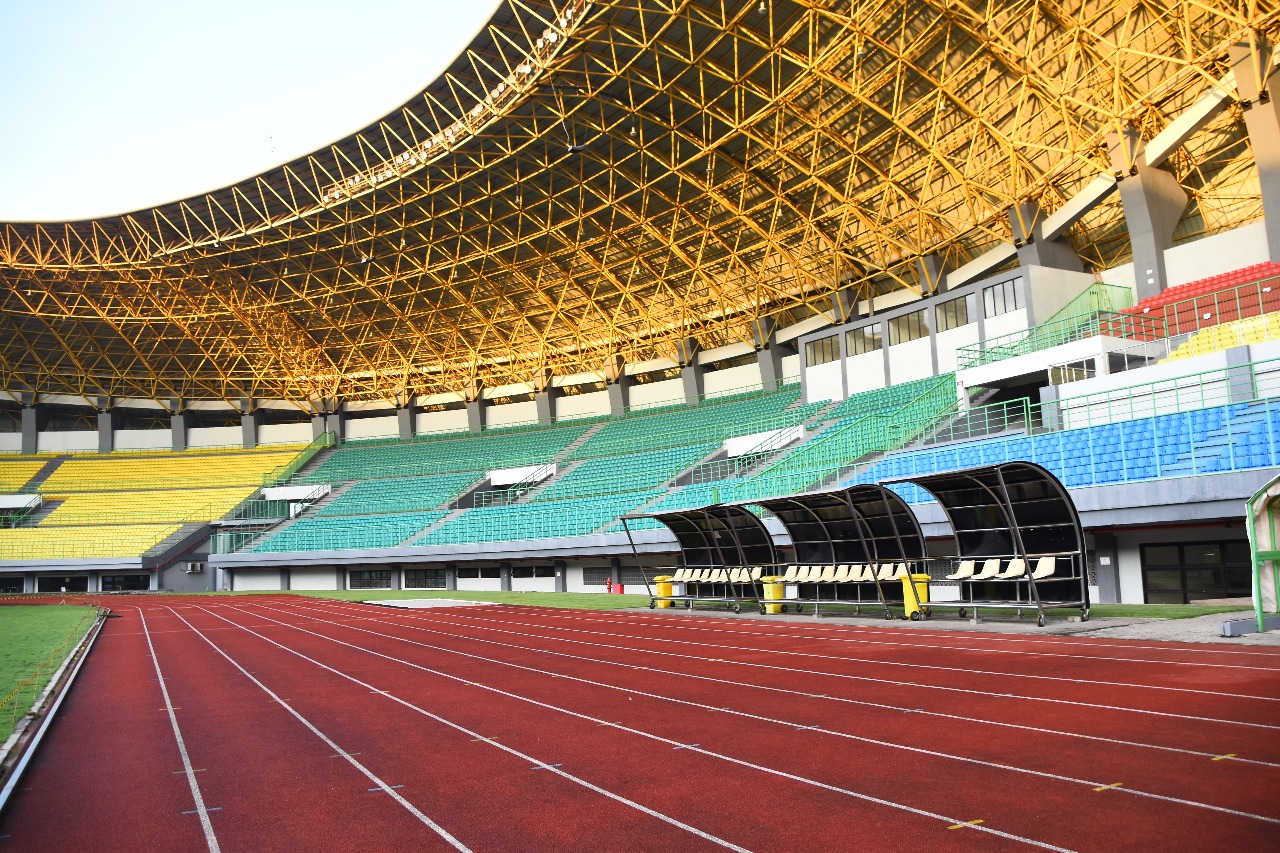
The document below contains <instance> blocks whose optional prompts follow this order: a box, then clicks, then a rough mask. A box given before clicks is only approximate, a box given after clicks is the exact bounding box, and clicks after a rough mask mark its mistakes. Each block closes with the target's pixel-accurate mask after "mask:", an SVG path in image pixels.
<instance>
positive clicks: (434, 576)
mask: <svg viewBox="0 0 1280 853" xmlns="http://www.w3.org/2000/svg"><path fill="white" fill-rule="evenodd" d="M444 587H445V582H444V569H409V570H408V571H407V572H405V573H404V588H405V589H444Z"/></svg>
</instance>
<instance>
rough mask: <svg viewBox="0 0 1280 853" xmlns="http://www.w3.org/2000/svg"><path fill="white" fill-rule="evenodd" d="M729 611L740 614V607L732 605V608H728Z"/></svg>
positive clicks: (739, 605)
mask: <svg viewBox="0 0 1280 853" xmlns="http://www.w3.org/2000/svg"><path fill="white" fill-rule="evenodd" d="M729 609H730V610H732V611H733V612H734V613H741V612H742V605H741V604H735V605H733V606H732V607H730V608H729Z"/></svg>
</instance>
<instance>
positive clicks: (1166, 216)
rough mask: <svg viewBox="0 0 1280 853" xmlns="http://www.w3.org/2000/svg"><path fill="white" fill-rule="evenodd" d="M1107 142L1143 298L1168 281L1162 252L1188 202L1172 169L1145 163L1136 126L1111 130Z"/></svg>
mask: <svg viewBox="0 0 1280 853" xmlns="http://www.w3.org/2000/svg"><path fill="white" fill-rule="evenodd" d="M1109 141H1110V143H1111V164H1112V166H1113V167H1114V169H1115V171H1116V174H1117V177H1118V179H1119V181H1120V202H1121V204H1122V205H1123V207H1124V218H1125V224H1126V226H1127V227H1128V231H1129V243H1130V246H1131V247H1132V249H1133V278H1134V281H1135V283H1136V295H1137V298H1138V300H1143V299H1146V298H1147V297H1149V296H1155V295H1156V294H1158V293H1160V292H1161V291H1163V290H1164V289H1165V288H1166V287H1168V286H1169V279H1168V276H1167V274H1166V272H1165V267H1164V252H1165V250H1166V249H1168V248H1169V247H1170V246H1172V245H1173V231H1174V229H1175V228H1177V227H1178V220H1179V219H1181V218H1182V211H1183V210H1185V209H1186V207H1187V193H1186V190H1184V189H1183V188H1182V186H1181V185H1180V184H1179V183H1178V179H1177V178H1175V177H1174V176H1173V175H1172V174H1171V173H1169V172H1166V171H1165V170H1164V169H1160V168H1157V167H1154V166H1147V164H1146V154H1145V153H1144V147H1145V144H1146V143H1144V142H1143V141H1142V139H1141V137H1139V136H1138V133H1137V131H1136V130H1134V129H1133V128H1126V129H1125V131H1124V132H1123V133H1122V134H1120V135H1116V134H1111V135H1110V137H1109Z"/></svg>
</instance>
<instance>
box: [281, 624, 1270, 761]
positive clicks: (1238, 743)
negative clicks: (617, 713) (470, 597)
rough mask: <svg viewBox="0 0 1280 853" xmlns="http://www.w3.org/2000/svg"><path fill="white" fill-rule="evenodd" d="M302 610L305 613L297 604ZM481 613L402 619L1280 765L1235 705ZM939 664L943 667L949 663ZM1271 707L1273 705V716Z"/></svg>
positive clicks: (1265, 727)
mask: <svg viewBox="0 0 1280 853" xmlns="http://www.w3.org/2000/svg"><path fill="white" fill-rule="evenodd" d="M286 604H287V603H286ZM294 606H298V605H297V603H296V602H295V603H294ZM302 606H312V605H302ZM325 606H330V605H325ZM340 607H341V608H345V609H338V610H334V611H332V612H335V613H336V612H345V613H349V614H354V615H359V616H364V617H368V616H370V615H371V614H372V615H376V613H377V610H376V609H375V608H369V607H367V606H360V605H341V606H340ZM479 611H480V609H479V608H470V609H461V608H459V609H455V610H450V611H449V612H448V615H445V613H443V612H441V611H436V612H435V613H434V614H433V615H431V616H429V617H424V616H420V615H416V614H414V613H412V612H403V613H402V614H401V615H399V616H398V617H397V618H399V619H400V620H401V621H405V620H409V621H410V622H414V621H415V620H417V623H418V624H422V623H421V620H422V619H431V620H435V621H436V622H437V628H439V627H440V625H441V624H443V623H444V622H447V623H448V625H450V626H454V625H458V626H464V625H490V626H497V627H491V628H490V630H493V631H499V630H502V629H505V630H506V631H507V636H510V635H511V634H512V633H515V634H517V635H518V636H520V637H524V636H525V635H526V634H528V635H530V636H534V635H546V636H548V637H560V638H563V639H565V640H566V642H568V643H571V644H572V646H573V648H575V649H576V650H577V651H578V652H579V653H580V654H586V655H595V656H599V655H602V654H606V655H615V656H618V659H619V660H622V659H625V657H624V656H625V655H631V654H634V655H636V656H637V657H638V658H639V659H640V660H641V661H643V662H644V663H646V664H648V665H650V666H653V667H655V668H668V669H670V668H673V667H678V668H685V666H686V665H687V664H689V663H690V662H698V661H700V660H704V659H705V660H706V662H708V663H711V664H713V665H714V667H715V669H716V670H717V671H718V672H719V674H720V675H721V676H722V677H723V678H725V679H728V680H739V681H748V682H752V683H764V684H772V685H775V686H782V687H787V686H790V687H795V686H797V685H799V686H802V687H803V688H804V690H805V691H806V692H809V693H818V694H829V695H832V696H835V697H837V698H842V699H846V700H849V701H862V702H877V703H881V704H886V705H889V706H896V707H899V708H905V709H906V710H909V711H916V710H921V711H927V712H929V713H937V714H949V715H952V716H956V717H964V716H978V717H982V718H985V719H991V720H994V721H997V722H1003V723H1008V724H1021V725H1025V724H1036V723H1043V722H1045V721H1050V722H1051V723H1052V727H1053V728H1059V729H1063V730H1066V731H1070V732H1078V733H1080V734H1084V735H1088V736H1091V737H1118V738H1119V739H1121V740H1134V739H1141V740H1144V741H1147V742H1152V743H1155V744H1158V745H1167V746H1172V747H1175V748H1182V749H1189V750H1196V751H1199V752H1203V753H1206V754H1207V756H1208V757H1210V758H1213V757H1219V756H1224V755H1227V754H1233V755H1235V756H1247V758H1249V759H1255V760H1262V761H1272V762H1275V761H1276V760H1280V738H1276V737H1269V738H1263V737H1256V736H1255V735H1258V734H1259V733H1262V734H1265V733H1266V732H1268V731H1272V732H1277V733H1280V720H1275V721H1273V722H1269V723H1264V722H1256V723H1255V722H1247V721H1245V722H1241V721H1238V720H1236V719H1234V718H1233V715H1237V714H1238V711H1239V709H1238V708H1237V707H1236V706H1237V705H1238V704H1240V703H1238V702H1236V701H1234V700H1222V701H1221V703H1220V705H1219V710H1220V711H1221V714H1222V715H1223V716H1207V717H1196V716H1194V715H1187V714H1184V713H1179V712H1176V711H1175V712H1156V713H1153V712H1149V711H1147V710H1145V709H1143V708H1141V707H1138V706H1135V707H1132V708H1124V707H1118V706H1113V705H1110V704H1107V703H1106V702H1105V699H1106V698H1107V697H1103V702H1102V703H1099V702H1089V701H1087V698H1086V697H1085V696H1084V695H1083V691H1082V695H1081V696H1079V697H1066V698H1059V699H1051V698H1046V697H1043V696H1039V695H1037V693H1036V692H1035V688H1037V687H1038V686H1039V683H1037V682H1032V683H1030V684H1027V685H1023V687H1024V690H1023V691H1021V692H1017V693H1005V692H1003V690H1002V689H1000V688H998V687H997V688H995V689H992V686H990V685H986V684H985V683H984V682H983V680H982V679H980V678H977V677H972V678H970V679H968V681H967V683H966V685H965V686H952V687H943V686H940V685H938V684H935V683H932V682H931V681H930V680H928V679H926V678H921V677H920V676H919V675H912V674H911V673H907V674H905V677H904V675H903V674H896V675H897V677H896V678H895V677H893V676H892V675H884V674H881V675H879V676H878V677H877V676H874V675H872V674H867V673H864V672H863V671H862V668H863V664H862V663H861V662H859V661H849V660H847V659H845V658H843V657H841V648H840V647H836V648H834V649H828V650H824V649H822V648H814V649H812V650H811V651H810V652H808V653H805V654H804V655H801V656H792V655H786V654H782V653H780V652H775V651H774V650H773V649H771V648H769V647H768V646H767V645H763V644H760V643H756V644H754V646H741V645H720V644H715V643H711V642H699V643H698V644H697V645H686V644H683V643H681V642H679V641H678V640H674V641H673V640H669V639H666V638H662V637H653V638H651V639H649V640H640V641H637V640H635V639H634V638H632V635H631V634H630V633H622V632H621V631H609V630H607V629H599V630H593V631H591V630H586V629H575V628H564V627H562V626H561V625H560V624H559V622H560V619H561V618H562V617H560V616H559V614H558V613H555V612H551V611H548V612H547V615H546V618H545V620H544V621H545V622H547V623H552V624H549V625H547V626H545V627H544V626H541V625H539V624H538V622H531V621H530V618H531V617H529V616H528V615H527V614H525V615H524V616H520V617H517V616H511V615H508V614H507V611H504V610H502V609H491V608H485V609H484V612H483V613H481V612H479ZM379 618H392V617H390V616H380V617H379ZM532 618H536V617H532ZM447 630H450V631H457V632H458V633H460V634H461V633H465V631H464V630H463V629H461V628H453V627H449V628H447ZM628 650H629V651H628ZM713 656H714V657H713ZM935 663H938V664H941V663H942V661H941V660H939V661H935ZM910 679H914V680H910ZM984 688H986V689H984ZM1271 704H1272V703H1267V705H1266V707H1270V705H1271ZM1246 747H1248V748H1247V749H1246ZM1223 760H1233V759H1223Z"/></svg>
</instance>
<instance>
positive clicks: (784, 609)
mask: <svg viewBox="0 0 1280 853" xmlns="http://www.w3.org/2000/svg"><path fill="white" fill-rule="evenodd" d="M778 611H779V612H780V613H786V612H787V605H785V604H783V605H781V606H780V607H779V608H778Z"/></svg>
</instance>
